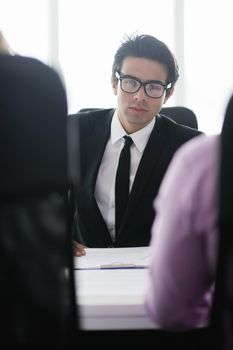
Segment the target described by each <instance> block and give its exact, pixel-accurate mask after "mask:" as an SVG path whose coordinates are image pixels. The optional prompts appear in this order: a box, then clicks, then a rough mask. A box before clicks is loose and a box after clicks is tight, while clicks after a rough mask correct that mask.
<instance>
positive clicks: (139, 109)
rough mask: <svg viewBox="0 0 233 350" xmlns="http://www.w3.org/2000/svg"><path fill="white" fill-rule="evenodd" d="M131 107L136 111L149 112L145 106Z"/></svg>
mask: <svg viewBox="0 0 233 350" xmlns="http://www.w3.org/2000/svg"><path fill="white" fill-rule="evenodd" d="M129 109H131V110H133V111H135V112H147V110H146V109H144V108H141V107H136V106H135V107H133V106H132V107H129Z"/></svg>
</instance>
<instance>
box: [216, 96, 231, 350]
mask: <svg viewBox="0 0 233 350" xmlns="http://www.w3.org/2000/svg"><path fill="white" fill-rule="evenodd" d="M219 185H220V186H219V233H220V236H219V250H218V263H217V273H216V283H215V294H214V300H213V312H212V316H211V326H212V330H213V334H214V335H215V338H216V341H215V344H216V349H218V350H223V349H224V350H230V349H233V95H232V97H231V99H230V101H229V104H228V106H227V110H226V114H225V119H224V123H223V128H222V133H221V148H220V176H219Z"/></svg>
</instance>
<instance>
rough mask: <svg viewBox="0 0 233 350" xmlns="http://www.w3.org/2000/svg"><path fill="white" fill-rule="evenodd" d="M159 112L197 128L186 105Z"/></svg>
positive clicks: (191, 112) (193, 116) (94, 109)
mask: <svg viewBox="0 0 233 350" xmlns="http://www.w3.org/2000/svg"><path fill="white" fill-rule="evenodd" d="M101 109H103V108H94V107H93V108H82V109H81V110H80V111H79V112H89V111H98V110H101ZM160 114H163V115H165V116H166V117H169V118H170V119H172V120H174V121H175V122H176V123H178V124H183V125H186V126H189V127H190V128H194V129H198V122H197V117H196V115H195V113H194V112H193V111H192V110H191V109H189V108H187V107H182V106H175V107H164V108H162V109H161V111H160Z"/></svg>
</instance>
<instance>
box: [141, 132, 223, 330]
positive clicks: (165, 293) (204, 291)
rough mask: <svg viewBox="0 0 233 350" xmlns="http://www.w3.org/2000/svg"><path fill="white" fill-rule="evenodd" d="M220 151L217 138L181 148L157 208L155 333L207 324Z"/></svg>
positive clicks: (151, 276) (149, 299)
mask: <svg viewBox="0 0 233 350" xmlns="http://www.w3.org/2000/svg"><path fill="white" fill-rule="evenodd" d="M218 150H219V136H217V135H215V136H204V135H201V136H198V137H196V138H194V139H193V140H191V141H189V142H187V143H186V144H185V145H183V146H182V147H181V148H180V149H179V150H178V151H177V152H176V154H175V156H174V158H173V160H172V162H171V164H170V166H169V169H168V171H167V173H166V175H165V177H164V180H163V183H162V185H161V187H160V191H159V194H158V196H157V198H156V200H155V202H154V206H155V209H156V212H157V215H156V220H155V221H154V224H153V227H152V238H151V246H152V247H153V256H152V259H151V265H150V267H149V272H148V287H147V290H146V298H145V307H146V310H147V312H148V314H149V316H150V317H151V318H152V320H154V322H155V324H156V326H157V327H162V328H165V329H169V330H185V329H189V328H193V327H201V326H205V325H207V324H208V318H209V314H210V309H211V302H212V293H213V286H214V276H215V267H216V251H217V244H218V240H217V235H218V228H217V219H218V210H217V187H218V185H217V182H218V169H219V166H218V155H219V151H218Z"/></svg>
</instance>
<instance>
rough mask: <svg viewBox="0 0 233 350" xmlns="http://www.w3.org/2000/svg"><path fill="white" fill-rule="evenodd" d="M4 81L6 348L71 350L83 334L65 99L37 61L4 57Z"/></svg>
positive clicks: (0, 120)
mask: <svg viewBox="0 0 233 350" xmlns="http://www.w3.org/2000/svg"><path fill="white" fill-rule="evenodd" d="M0 77H1V79H0V164H1V170H0V171H1V182H0V344H1V346H2V347H3V348H5V347H4V345H6V346H14V348H17V349H18V347H20V346H21V345H22V346H24V347H25V346H26V347H28V348H30V349H34V348H37V347H38V348H41V347H42V346H45V345H46V346H47V345H50V346H53V348H55V347H58V348H60V347H62V348H63V346H64V348H65V347H66V346H67V345H69V344H75V343H76V332H77V327H78V325H77V315H76V300H75V290H74V277H73V254H72V248H71V237H70V233H69V222H68V216H67V205H66V201H65V195H66V191H67V188H68V182H69V181H68V179H69V176H68V161H67V127H66V116H67V104H66V96H65V91H64V88H63V86H62V84H61V81H60V79H59V77H58V75H57V73H56V72H55V71H53V70H52V69H51V68H49V67H48V66H46V65H45V64H43V63H41V62H39V61H38V60H35V59H32V58H26V57H21V56H8V55H0ZM3 344H4V345H3Z"/></svg>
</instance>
